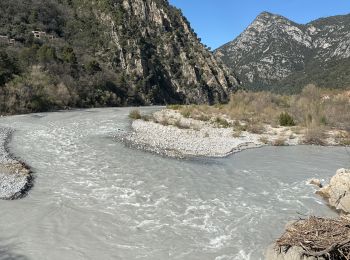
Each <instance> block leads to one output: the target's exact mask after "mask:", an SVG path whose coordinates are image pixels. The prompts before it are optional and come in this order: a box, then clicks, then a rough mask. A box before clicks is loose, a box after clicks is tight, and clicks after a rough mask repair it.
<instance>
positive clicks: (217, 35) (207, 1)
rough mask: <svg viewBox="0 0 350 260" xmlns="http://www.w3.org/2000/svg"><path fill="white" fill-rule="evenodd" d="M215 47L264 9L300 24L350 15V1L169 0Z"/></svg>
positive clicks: (238, 32) (229, 39)
mask: <svg viewBox="0 0 350 260" xmlns="http://www.w3.org/2000/svg"><path fill="white" fill-rule="evenodd" d="M169 2H170V3H171V4H172V5H174V6H176V7H177V8H180V9H181V10H182V12H183V14H184V15H185V16H186V17H187V19H188V20H189V21H190V23H191V26H192V27H193V28H194V30H195V32H196V33H197V34H198V36H199V37H200V38H201V39H202V42H203V43H204V44H206V45H208V46H210V47H211V48H212V49H216V48H217V47H219V46H221V45H223V44H225V43H227V42H229V41H231V40H233V39H234V38H236V37H237V36H238V35H239V34H240V33H241V32H243V31H244V29H245V28H246V27H247V26H248V25H249V24H250V23H251V22H252V21H253V20H254V19H255V18H256V16H257V15H258V14H260V13H261V12H263V11H268V12H271V13H275V14H279V15H282V16H284V17H287V18H288V19H290V20H292V21H294V22H297V23H308V22H310V21H312V20H315V19H318V18H321V17H327V16H332V15H340V14H349V13H350V0H169Z"/></svg>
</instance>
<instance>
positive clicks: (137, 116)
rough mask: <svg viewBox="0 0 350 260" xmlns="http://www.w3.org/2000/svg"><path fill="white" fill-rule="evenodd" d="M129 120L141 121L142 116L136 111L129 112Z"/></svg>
mask: <svg viewBox="0 0 350 260" xmlns="http://www.w3.org/2000/svg"><path fill="white" fill-rule="evenodd" d="M129 118H131V119H134V120H137V119H141V118H142V116H141V113H140V110H138V109H134V110H131V111H130V113H129Z"/></svg>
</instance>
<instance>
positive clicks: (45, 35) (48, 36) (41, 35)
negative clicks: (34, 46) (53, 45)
mask: <svg viewBox="0 0 350 260" xmlns="http://www.w3.org/2000/svg"><path fill="white" fill-rule="evenodd" d="M32 34H33V35H34V37H35V38H36V39H49V40H54V39H55V36H54V35H52V34H48V33H46V32H43V31H32Z"/></svg>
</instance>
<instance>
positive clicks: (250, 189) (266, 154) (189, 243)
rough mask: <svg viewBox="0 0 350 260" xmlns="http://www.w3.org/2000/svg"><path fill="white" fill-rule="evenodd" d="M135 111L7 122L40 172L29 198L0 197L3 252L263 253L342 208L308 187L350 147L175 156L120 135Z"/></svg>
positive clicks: (22, 255)
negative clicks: (295, 227) (289, 227)
mask: <svg viewBox="0 0 350 260" xmlns="http://www.w3.org/2000/svg"><path fill="white" fill-rule="evenodd" d="M130 109H131V108H106V109H87V110H74V111H64V112H53V113H40V114H30V115H19V116H12V117H6V118H1V119H0V126H3V127H11V128H13V129H15V130H16V132H15V133H14V135H13V139H12V141H11V143H10V147H9V148H10V150H11V152H12V153H14V154H15V155H17V156H18V157H20V159H21V160H23V161H24V162H26V163H27V164H28V165H30V166H31V167H32V170H33V176H34V178H35V182H34V187H33V188H32V189H31V190H30V191H29V194H28V196H27V197H25V198H24V199H21V200H17V201H0V207H1V218H0V230H1V233H0V259H1V257H2V256H4V255H9V256H11V257H13V259H30V260H47V259H49V260H56V259H57V260H61V259H74V260H80V259H84V260H85V259H94V260H95V259H104V260H105V259H106V260H108V259H126V260H132V259H149V260H165V259H184V260H185V259H186V260H187V259H190V260H197V259H198V260H206V259H216V260H228V259H230V260H231V259H237V260H243V259H250V260H259V259H263V251H264V249H265V248H266V247H267V245H268V244H270V243H271V242H272V241H273V240H274V239H276V238H277V237H278V236H279V235H280V233H281V232H282V231H283V229H284V225H285V224H286V223H287V222H288V221H290V220H293V219H296V218H298V217H304V215H308V214H316V215H321V216H335V213H333V212H332V211H331V210H329V209H328V208H327V207H326V206H325V205H324V203H323V201H322V200H321V199H320V198H319V197H317V196H316V195H314V187H312V186H309V185H306V183H307V180H308V179H310V178H320V179H325V180H327V179H329V178H330V177H331V176H332V175H334V173H335V171H336V169H338V168H341V167H349V166H350V165H349V164H350V155H349V154H348V152H347V150H346V149H345V148H341V147H337V148H335V147H317V146H295V147H264V148H259V149H252V150H246V151H243V152H241V153H237V154H234V155H231V156H229V157H227V158H222V159H200V158H198V159H191V160H178V159H172V158H166V157H162V156H158V155H155V154H153V153H147V152H143V151H139V150H135V149H131V148H128V147H125V146H124V145H123V144H122V143H119V142H116V140H115V139H114V138H113V137H114V136H115V134H116V132H117V131H127V130H128V129H129V128H130V120H129V119H128V114H129V111H130ZM153 109H154V108H144V110H146V111H147V110H153ZM5 259H6V258H5ZM10 259H11V258H10Z"/></svg>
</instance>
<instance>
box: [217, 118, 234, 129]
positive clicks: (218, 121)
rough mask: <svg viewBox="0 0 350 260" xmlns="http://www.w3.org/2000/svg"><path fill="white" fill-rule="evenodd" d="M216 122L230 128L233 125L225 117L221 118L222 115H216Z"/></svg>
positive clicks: (220, 125)
mask: <svg viewBox="0 0 350 260" xmlns="http://www.w3.org/2000/svg"><path fill="white" fill-rule="evenodd" d="M215 123H216V124H217V126H219V127H223V128H228V127H230V126H231V124H230V123H229V122H228V121H227V120H226V119H225V118H221V117H216V118H215Z"/></svg>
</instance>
